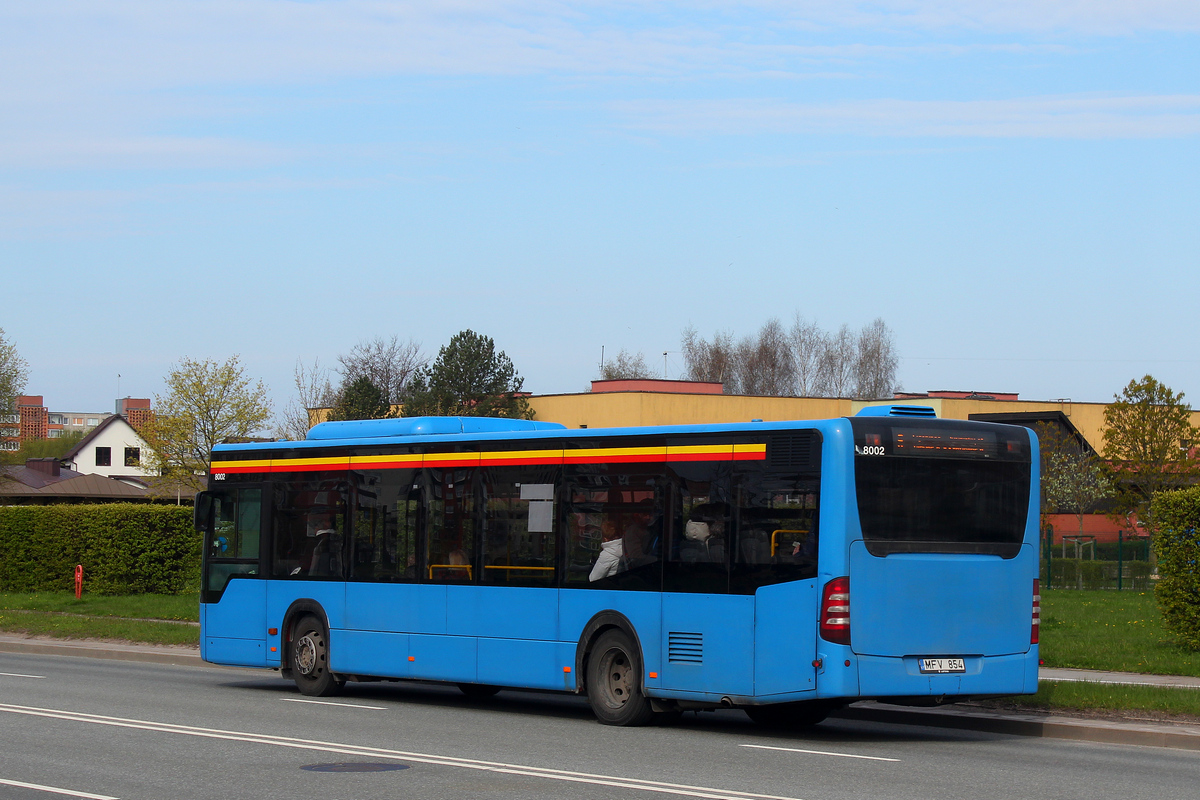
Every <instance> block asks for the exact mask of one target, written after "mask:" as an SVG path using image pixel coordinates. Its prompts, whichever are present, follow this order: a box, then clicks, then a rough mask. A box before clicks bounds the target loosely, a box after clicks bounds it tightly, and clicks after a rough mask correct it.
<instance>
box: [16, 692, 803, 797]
mask: <svg viewBox="0 0 1200 800" xmlns="http://www.w3.org/2000/svg"><path fill="white" fill-rule="evenodd" d="M0 711H3V712H8V713H10V714H21V715H24V716H30V717H46V718H50V719H62V720H68V721H71V722H85V723H90V724H94V725H108V726H111V727H116V728H132V729H134V730H144V731H157V732H160V733H176V734H181V735H185V736H196V737H199V738H205V739H225V740H229V741H237V742H250V743H253V744H268V745H273V746H275V747H290V748H294V749H297V750H316V751H320V752H325V753H340V754H344V755H352V756H359V757H364V758H388V759H392V760H395V761H410V762H417V763H420V764H436V765H439V766H446V767H461V768H463V769H473V770H479V771H481V772H498V773H502V774H506V775H524V776H528V777H533V778H546V779H549V780H557V781H567V782H570V783H589V784H593V785H597V786H613V787H616V788H620V789H639V790H641V791H645V792H659V793H662V794H673V795H681V796H685V797H700V798H705V800H798V798H788V797H779V796H776V795H769V794H754V793H751V792H739V791H735V790H732V789H718V788H712V787H708V786H689V785H687V784H679V783H664V782H662V781H649V780H643V779H641V778H626V777H622V776H619V775H597V774H593V773H588V772H570V771H568V770H560V769H549V768H547V767H532V766H527V765H524V764H505V763H503V762H498V761H481V760H479V759H473V758H458V757H456V756H442V755H436V754H431V753H411V752H406V751H403V750H387V749H384V748H380V747H363V746H358V745H352V744H343V743H340V742H322V741H317V740H313V739H296V738H292V737H287V736H273V735H271V734H265V733H246V732H243V731H229V730H221V729H219V728H197V727H193V726H191V725H175V724H172V723H168V722H153V721H151V720H140V719H126V718H123V717H109V716H103V715H100V714H84V713H82V712H76V711H63V710H60V709H54V708H37V707H34V706H18V705H11V704H8V703H0Z"/></svg>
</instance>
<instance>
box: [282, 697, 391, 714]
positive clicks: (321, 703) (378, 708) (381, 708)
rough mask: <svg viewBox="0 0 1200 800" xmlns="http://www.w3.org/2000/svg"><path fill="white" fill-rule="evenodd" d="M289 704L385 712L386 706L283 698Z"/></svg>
mask: <svg viewBox="0 0 1200 800" xmlns="http://www.w3.org/2000/svg"><path fill="white" fill-rule="evenodd" d="M283 699H284V700H287V701H288V702H289V703H314V704H316V705H319V706H340V707H342V708H367V709H370V710H372V711H387V706H360V705H358V704H357V703H331V702H329V701H328V700H303V699H301V698H299V697H285V698H283Z"/></svg>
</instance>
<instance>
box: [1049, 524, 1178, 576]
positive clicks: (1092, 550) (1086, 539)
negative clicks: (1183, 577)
mask: <svg viewBox="0 0 1200 800" xmlns="http://www.w3.org/2000/svg"><path fill="white" fill-rule="evenodd" d="M1041 573H1042V586H1043V588H1046V589H1115V590H1118V591H1120V590H1123V589H1133V590H1136V591H1145V590H1146V589H1151V588H1153V586H1154V580H1155V579H1156V577H1157V576H1156V575H1155V574H1154V564H1153V561H1152V560H1151V551H1150V542H1149V540H1147V539H1141V538H1139V539H1135V540H1133V541H1124V539H1123V538H1122V539H1120V540H1118V541H1116V542H1097V541H1096V540H1095V537H1092V536H1070V535H1064V536H1063V537H1061V539H1060V541H1058V542H1054V541H1053V531H1052V530H1046V531H1044V532H1043V537H1042V571H1041Z"/></svg>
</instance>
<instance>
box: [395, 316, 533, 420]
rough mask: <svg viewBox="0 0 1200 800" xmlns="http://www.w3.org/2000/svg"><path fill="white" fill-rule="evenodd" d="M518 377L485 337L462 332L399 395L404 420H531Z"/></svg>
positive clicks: (511, 365) (507, 361)
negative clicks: (482, 418)
mask: <svg viewBox="0 0 1200 800" xmlns="http://www.w3.org/2000/svg"><path fill="white" fill-rule="evenodd" d="M523 385H524V379H523V378H521V377H520V376H519V375H518V374H517V370H516V368H515V367H513V363H512V360H511V359H510V358H509V357H508V356H507V355H505V354H504V351H503V350H501V351H499V352H497V350H496V344H495V342H493V341H492V339H491V337H488V336H484V335H482V334H479V333H475V332H474V331H471V330H465V331H462V332H461V333H457V334H455V335H454V337H453V338H451V339H450V342H449V343H448V344H446V345H444V346H443V347H442V348H441V349H440V350H439V351H438V355H437V358H436V359H435V360H434V362H433V363H432V364H429V365H428V366H425V367H422V368H421V369H419V370H417V372H416V374H415V375H414V376H413V377H412V379H411V380H410V381H409V382H408V384H407V385H406V387H405V389H404V394H403V395H402V396H401V397H402V400H401V402H402V405H403V414H404V416H406V417H420V416H464V417H468V416H469V417H513V418H517V419H532V418H533V410H532V409H531V408H530V407H529V402H528V401H527V400H526V399H525V397H524V395H523V394H522V392H521V387H522V386H523Z"/></svg>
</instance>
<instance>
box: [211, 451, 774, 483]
mask: <svg viewBox="0 0 1200 800" xmlns="http://www.w3.org/2000/svg"><path fill="white" fill-rule="evenodd" d="M766 457H767V446H766V445H765V444H722V445H708V444H699V445H682V446H668V447H599V448H587V449H582V450H561V449H556V450H496V451H483V452H478V453H411V454H404V455H375V456H314V457H312V458H272V459H253V460H249V461H214V462H212V469H211V472H212V474H214V475H236V474H239V473H252V472H259V473H261V472H316V471H323V472H329V471H333V472H345V471H347V470H352V469H415V468H417V467H441V468H446V467H451V468H453V467H503V466H522V467H524V466H532V465H538V464H636V463H649V464H662V463H669V462H674V461H763V460H765V459H766Z"/></svg>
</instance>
